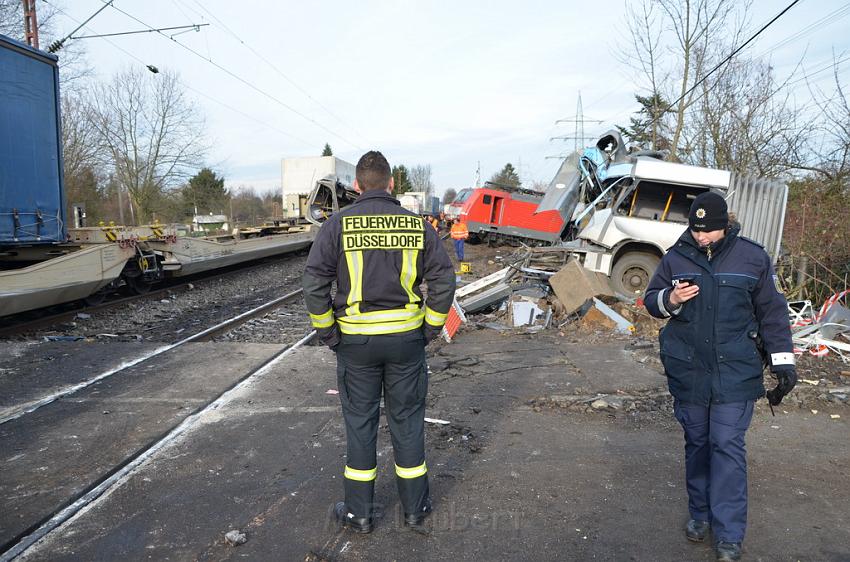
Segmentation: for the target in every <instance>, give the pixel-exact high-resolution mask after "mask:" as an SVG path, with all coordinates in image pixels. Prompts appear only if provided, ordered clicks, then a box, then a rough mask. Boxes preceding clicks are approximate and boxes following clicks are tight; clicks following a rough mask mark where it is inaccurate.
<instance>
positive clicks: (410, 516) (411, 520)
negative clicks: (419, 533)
mask: <svg viewBox="0 0 850 562" xmlns="http://www.w3.org/2000/svg"><path fill="white" fill-rule="evenodd" d="M430 514H431V499H430V498H429V499H427V500H425V504H424V505H423V506H422V511H420V512H418V513H405V514H404V526H405V527H413V528H418V527H422V524H423V523H424V522H425V519H426V518H427V517H428V515H430Z"/></svg>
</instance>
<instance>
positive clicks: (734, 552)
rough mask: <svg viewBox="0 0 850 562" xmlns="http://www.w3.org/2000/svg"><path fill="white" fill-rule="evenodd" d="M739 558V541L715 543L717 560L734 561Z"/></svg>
mask: <svg viewBox="0 0 850 562" xmlns="http://www.w3.org/2000/svg"><path fill="white" fill-rule="evenodd" d="M740 559H741V543H739V542H719V543H717V562H735V561H736V560H740Z"/></svg>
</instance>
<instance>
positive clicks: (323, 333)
mask: <svg viewBox="0 0 850 562" xmlns="http://www.w3.org/2000/svg"><path fill="white" fill-rule="evenodd" d="M319 341H320V342H322V344H324V345H326V346H328V347H329V348H331V351H336V348H337V347H339V342H340V332H339V324H336V323H334V325H333V326H331V327H330V328H328V329H327V330H320V332H319Z"/></svg>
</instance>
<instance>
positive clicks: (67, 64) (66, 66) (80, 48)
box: [0, 0, 91, 93]
mask: <svg viewBox="0 0 850 562" xmlns="http://www.w3.org/2000/svg"><path fill="white" fill-rule="evenodd" d="M60 11H61V5H57V4H54V3H53V2H51V3H50V4H45V3H44V2H40V3H39V4H38V14H37V21H38V34H39V46H40V48H41V50H42V51H46V50H47V47H48V45H50V43H51V42H52V41H54V40H57V39H60V38H61V37H62V33H61V31H60V30H59V29H58V28H59V23H58V14H59V13H60ZM0 33H2V34H3V35H8V36H9V37H11V38H13V39H17V40H18V41H23V40H24V10H23V4H22V3H21V1H20V0H0ZM56 54H57V56H59V74H60V77H61V79H62V92H63V93H70V92H74V93H79V91H80V90H81V89H82V88H83V87H84V84H83V83H84V82H85V80H84V79H85V78H87V77H89V76H90V75H91V67H89V65H88V62H87V60H86V55H85V47H84V45H83V44H82V43H81V42H79V41H70V42H68V43H66V44H65V46H64V47H63V48H62V50H61V51H59V52H58V53H56Z"/></svg>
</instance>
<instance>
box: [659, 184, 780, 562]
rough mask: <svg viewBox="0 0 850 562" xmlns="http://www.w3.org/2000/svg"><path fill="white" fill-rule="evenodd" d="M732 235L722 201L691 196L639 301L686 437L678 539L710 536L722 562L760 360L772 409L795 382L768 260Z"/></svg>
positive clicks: (741, 486)
mask: <svg viewBox="0 0 850 562" xmlns="http://www.w3.org/2000/svg"><path fill="white" fill-rule="evenodd" d="M739 231H740V226H738V225H737V224H730V223H729V215H728V211H727V207H726V201H725V200H724V199H723V198H722V197H721V196H720V195H718V194H716V193H711V192H707V193H703V194H701V195H699V196H698V197H697V198H696V199H695V200H694V202H693V205H692V206H691V209H690V216H689V229H688V230H686V231H685V233H684V234H682V236H681V237H680V238H679V240H678V241H677V242H676V244H675V245H674V246H673V247H672V248H670V249H669V250H668V252H667V254H666V255H665V256H664V258H663V259H662V260H661V263H660V264H659V266H658V269H657V270H656V271H655V274H654V276H653V277H652V279H651V280H650V282H649V286H648V287H647V290H646V294H645V295H644V301H645V303H646V308H647V310H648V311H649V312H650V313H651V314H652V315H653V316H656V317H658V318H669V321H668V322H667V325H666V326H664V328H663V329H662V331H661V335H660V340H661V361H662V363H663V364H664V370H665V373H666V375H667V379H668V384H669V388H670V393H671V394H672V395H673V398H674V413H675V416H676V419H677V420H678V421H679V423H680V424H681V425H682V428H683V429H684V434H685V473H686V480H687V490H688V508H689V511H690V521H689V522H688V524H687V527H686V536H687V538H688V539H689V540H691V541H696V542H702V541H704V540H705V539H706V537H707V536H708V532H709V531H712V532H713V534H714V541H715V548H716V552H717V559H718V560H723V561H730V560H739V559H740V558H741V545H742V542H743V540H744V533H745V531H746V526H747V452H746V446H745V443H744V435H745V433H746V431H747V429H748V428H749V425H750V421H751V419H752V416H753V406H754V403H755V400H757V399H758V398H761V397H762V396H764V395H765V390H764V383H763V374H762V373H763V364H762V356H763V354H765V355H766V360H767V362H768V363H769V366H770V370H771V373H772V374H773V376H774V377H776V379H777V380H778V385H777V387H776V389H775V390H774V391H771V396H772V397H774V398H775V399H776V401H775V402H773V403H774V404H776V403H778V401H779V400H781V399H782V397H783V396H784V395H786V394H788V393H789V392H790V391H791V389H792V388H793V387H794V385H795V384H796V382H797V374H796V371H795V368H794V354H793V347H792V343H791V328H790V323H789V321H788V309H787V303H786V301H785V297H784V296H783V295H782V292H781V291H780V288H779V283H778V279H777V277H776V275H775V274H774V271H773V266H772V264H771V260H770V257H769V256H768V254H767V252H765V251H764V248H763V247H762V246H761V245H759V244H758V243H756V242H753V241H752V240H749V239H747V238H744V237H742V236H740V235H739ZM757 342H762V349H759V345H758V344H757Z"/></svg>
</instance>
